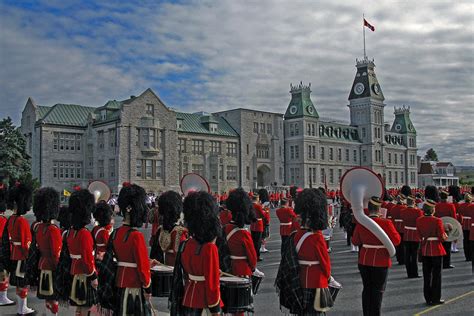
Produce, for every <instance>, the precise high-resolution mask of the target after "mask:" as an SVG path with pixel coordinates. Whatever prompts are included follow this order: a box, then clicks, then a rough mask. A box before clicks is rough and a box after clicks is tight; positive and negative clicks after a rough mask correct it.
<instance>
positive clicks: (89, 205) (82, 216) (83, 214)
mask: <svg viewBox="0 0 474 316" xmlns="http://www.w3.org/2000/svg"><path fill="white" fill-rule="evenodd" d="M94 208H95V202H94V196H93V195H92V193H90V192H89V190H86V189H81V190H78V191H74V192H73V193H72V194H71V196H70V197H69V212H70V213H71V225H72V227H73V228H74V229H75V230H79V229H81V228H83V227H84V226H86V225H89V224H90V222H91V214H92V212H93V211H94Z"/></svg>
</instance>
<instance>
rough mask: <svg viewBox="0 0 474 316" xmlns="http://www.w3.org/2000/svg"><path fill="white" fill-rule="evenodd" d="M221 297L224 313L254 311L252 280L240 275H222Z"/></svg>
mask: <svg viewBox="0 0 474 316" xmlns="http://www.w3.org/2000/svg"><path fill="white" fill-rule="evenodd" d="M220 281H221V282H220V283H221V297H222V302H223V303H224V308H223V310H224V313H230V314H234V313H243V312H253V306H252V282H251V281H250V280H249V279H245V278H238V277H221V280H220Z"/></svg>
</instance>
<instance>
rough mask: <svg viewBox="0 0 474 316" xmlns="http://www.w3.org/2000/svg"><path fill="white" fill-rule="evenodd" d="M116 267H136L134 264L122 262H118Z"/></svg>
mask: <svg viewBox="0 0 474 316" xmlns="http://www.w3.org/2000/svg"><path fill="white" fill-rule="evenodd" d="M117 266H119V267H125V268H136V267H138V266H137V264H136V263H132V262H124V261H119V262H118V263H117Z"/></svg>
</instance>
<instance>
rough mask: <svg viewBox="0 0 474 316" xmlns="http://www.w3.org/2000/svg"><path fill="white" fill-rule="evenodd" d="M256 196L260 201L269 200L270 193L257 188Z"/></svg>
mask: <svg viewBox="0 0 474 316" xmlns="http://www.w3.org/2000/svg"><path fill="white" fill-rule="evenodd" d="M258 197H259V199H260V202H261V203H265V202H268V201H270V195H269V194H268V191H267V189H260V190H258Z"/></svg>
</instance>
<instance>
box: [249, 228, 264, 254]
mask: <svg viewBox="0 0 474 316" xmlns="http://www.w3.org/2000/svg"><path fill="white" fill-rule="evenodd" d="M251 233H252V240H253V247H254V248H255V252H256V253H257V258H260V246H262V232H254V231H252V232H251Z"/></svg>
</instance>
